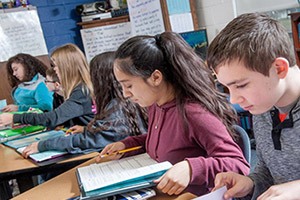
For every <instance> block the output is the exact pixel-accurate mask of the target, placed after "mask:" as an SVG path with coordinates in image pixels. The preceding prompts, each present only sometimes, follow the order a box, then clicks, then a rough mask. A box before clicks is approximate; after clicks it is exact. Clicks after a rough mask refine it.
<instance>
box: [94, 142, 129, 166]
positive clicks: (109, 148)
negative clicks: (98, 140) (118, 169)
mask: <svg viewBox="0 0 300 200" xmlns="http://www.w3.org/2000/svg"><path fill="white" fill-rule="evenodd" d="M123 149H125V144H124V143H123V142H114V143H111V144H109V145H106V147H105V148H104V149H103V150H102V151H101V152H100V153H99V155H98V156H97V158H96V162H100V161H101V159H102V158H103V157H106V156H109V159H110V160H117V159H120V158H121V157H122V155H123V154H117V153H116V152H118V151H120V150H123Z"/></svg>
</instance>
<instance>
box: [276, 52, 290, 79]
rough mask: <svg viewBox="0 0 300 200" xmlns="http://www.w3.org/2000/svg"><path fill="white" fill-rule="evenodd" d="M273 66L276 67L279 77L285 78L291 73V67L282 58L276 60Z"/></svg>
mask: <svg viewBox="0 0 300 200" xmlns="http://www.w3.org/2000/svg"><path fill="white" fill-rule="evenodd" d="M273 65H274V66H275V69H276V73H277V75H278V77H279V78H285V77H286V75H287V73H288V71H289V66H290V65H289V62H288V61H287V59H285V58H282V57H279V58H276V59H275V61H274V63H273Z"/></svg>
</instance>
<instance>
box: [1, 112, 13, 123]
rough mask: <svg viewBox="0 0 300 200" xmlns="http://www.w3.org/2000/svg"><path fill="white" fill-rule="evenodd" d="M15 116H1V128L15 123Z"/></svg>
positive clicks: (6, 114)
mask: <svg viewBox="0 0 300 200" xmlns="http://www.w3.org/2000/svg"><path fill="white" fill-rule="evenodd" d="M13 116H14V115H13V114H11V113H3V114H0V126H5V125H9V124H12V123H13Z"/></svg>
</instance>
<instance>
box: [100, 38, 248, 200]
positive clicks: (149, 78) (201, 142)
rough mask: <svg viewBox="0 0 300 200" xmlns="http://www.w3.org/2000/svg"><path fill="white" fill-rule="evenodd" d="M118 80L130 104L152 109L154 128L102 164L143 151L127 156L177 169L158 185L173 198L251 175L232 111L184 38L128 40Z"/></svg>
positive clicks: (119, 55) (120, 145) (116, 146)
mask: <svg viewBox="0 0 300 200" xmlns="http://www.w3.org/2000/svg"><path fill="white" fill-rule="evenodd" d="M114 74H115V76H116V79H117V80H118V82H119V83H120V84H121V86H122V89H123V96H124V97H125V98H128V99H130V100H131V101H133V102H134V103H138V104H139V105H140V106H142V107H149V110H148V112H149V123H148V124H149V128H148V133H147V134H144V135H140V136H135V137H128V138H126V139H125V140H122V141H121V142H117V143H113V144H110V145H108V146H106V147H105V148H104V150H103V151H102V152H101V153H100V156H99V157H98V161H99V160H100V159H101V155H104V154H106V153H108V154H111V153H113V152H115V151H118V150H122V149H125V148H130V147H134V146H142V147H143V149H142V150H139V151H134V152H131V153H127V154H126V155H132V154H137V153H142V152H144V151H146V152H147V153H148V154H149V155H150V156H151V157H152V158H153V159H155V160H157V161H158V162H162V161H166V160H167V161H170V162H171V163H172V164H174V166H173V167H172V168H171V169H170V170H169V171H168V172H167V173H166V174H165V175H163V176H162V177H161V178H160V179H158V180H156V183H158V185H157V187H158V189H160V190H161V191H162V192H164V193H168V194H170V195H172V194H179V193H181V192H182V191H183V190H185V189H186V191H188V192H192V193H194V194H197V195H201V194H205V193H207V192H209V190H210V189H211V188H212V187H213V180H214V177H215V175H216V174H217V173H218V172H222V171H235V172H238V173H242V174H248V172H249V164H248V163H247V162H246V160H245V159H244V157H243V154H242V152H241V150H240V148H239V147H238V145H237V144H236V143H235V142H234V140H233V138H232V136H231V135H230V133H231V131H232V123H233V121H234V120H233V119H234V118H235V115H234V114H233V111H232V108H231V107H230V105H229V104H228V103H227V101H226V97H225V96H224V95H223V94H221V93H219V92H218V91H217V90H216V88H215V87H214V83H213V78H212V74H211V72H210V71H209V70H208V69H207V68H206V66H205V64H204V62H203V61H202V60H201V59H200V58H199V57H198V56H197V55H196V54H195V52H194V51H193V49H192V48H191V47H190V46H189V45H188V44H187V43H186V42H185V41H184V40H183V39H182V38H181V36H179V35H178V34H176V33H172V32H165V33H162V34H161V35H157V36H155V37H154V36H136V37H133V38H131V39H129V40H127V41H126V42H125V43H123V44H122V45H121V46H120V47H119V49H118V50H117V52H116V60H115V62H114ZM111 157H112V159H118V158H120V155H117V156H115V155H111Z"/></svg>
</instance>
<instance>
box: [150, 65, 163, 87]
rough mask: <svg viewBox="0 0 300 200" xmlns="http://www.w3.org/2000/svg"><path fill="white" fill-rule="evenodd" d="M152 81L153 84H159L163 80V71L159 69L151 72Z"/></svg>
mask: <svg viewBox="0 0 300 200" xmlns="http://www.w3.org/2000/svg"><path fill="white" fill-rule="evenodd" d="M150 79H151V83H152V85H153V86H158V85H160V83H161V81H162V80H163V75H162V73H161V71H159V70H157V69H156V70H154V72H153V73H152V74H151V77H150Z"/></svg>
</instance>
